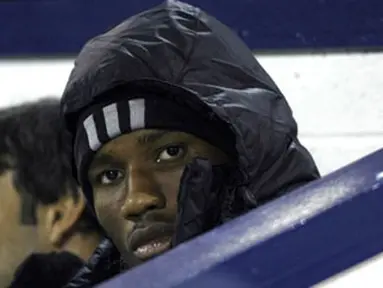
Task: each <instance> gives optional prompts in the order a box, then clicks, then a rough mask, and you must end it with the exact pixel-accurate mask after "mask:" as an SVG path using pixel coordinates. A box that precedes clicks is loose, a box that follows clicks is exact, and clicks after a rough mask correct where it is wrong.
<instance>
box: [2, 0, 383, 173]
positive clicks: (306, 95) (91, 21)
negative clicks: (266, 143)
mask: <svg viewBox="0 0 383 288" xmlns="http://www.w3.org/2000/svg"><path fill="white" fill-rule="evenodd" d="M187 2H189V3H191V4H195V5H198V6H200V7H201V8H203V9H205V10H206V11H207V12H209V13H210V14H213V15H214V16H216V17H217V18H218V19H219V20H221V21H223V22H224V23H225V24H227V25H228V26H230V27H231V28H232V29H234V30H235V31H236V32H237V33H238V35H239V36H240V37H241V38H242V39H243V40H244V41H245V42H246V43H247V44H248V45H249V46H250V47H251V48H252V49H253V50H254V55H255V56H256V57H257V58H258V60H259V61H260V62H261V64H262V65H263V66H264V68H265V69H266V70H267V71H268V72H269V73H270V75H271V76H272V77H273V78H274V80H275V81H276V83H277V84H278V85H279V87H280V88H281V90H282V91H283V92H284V94H285V95H286V97H287V99H288V101H289V103H290V105H291V107H292V109H293V111H294V115H295V118H296V120H297V122H298V125H299V136H300V139H301V141H302V142H303V143H304V144H305V145H306V147H308V149H309V150H310V151H311V152H312V153H313V155H314V158H315V160H316V162H317V164H318V166H319V168H320V170H321V172H322V174H327V173H329V172H331V171H334V170H336V169H338V168H340V167H342V166H344V165H346V164H348V163H350V162H352V161H354V160H357V159H358V158H360V157H362V156H364V155H365V154H367V153H369V152H372V151H374V150H376V149H378V148H380V147H382V146H383V120H382V119H383V98H382V90H383V76H382V75H383V73H382V72H383V52H382V51H383V1H381V0H369V1H366V0H359V1H358V0H338V1H334V0H310V1H308V0H289V1H281V0H237V1H229V0H227V1H219V0H204V1H203V0H189V1H187ZM160 3H161V1H156V0H129V1H127V0H108V1H107V0H51V1H42V0H24V1H22V0H19V1H18V0H14V1H0V33H1V34H0V35H1V37H0V107H4V106H8V105H10V104H17V103H20V102H23V101H26V100H32V99H36V98H40V97H44V96H53V95H54V96H57V97H60V94H61V93H62V91H63V88H64V86H65V83H66V80H67V78H68V75H69V73H70V71H71V69H72V67H73V64H74V59H75V56H76V54H77V53H78V52H79V51H80V49H81V47H82V45H83V44H84V43H85V42H86V41H87V40H88V39H89V38H91V37H93V36H95V35H97V34H100V33H102V32H104V31H105V30H107V29H109V28H111V27H113V26H114V25H116V24H118V23H119V22H121V21H122V20H123V19H125V18H127V17H129V16H130V15H133V14H135V13H137V12H140V11H142V10H144V9H146V8H149V7H151V6H154V5H157V4H160Z"/></svg>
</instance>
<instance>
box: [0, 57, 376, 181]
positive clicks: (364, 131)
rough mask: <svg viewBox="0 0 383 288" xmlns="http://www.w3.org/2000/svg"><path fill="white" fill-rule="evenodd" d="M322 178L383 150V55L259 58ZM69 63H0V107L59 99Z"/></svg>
mask: <svg viewBox="0 0 383 288" xmlns="http://www.w3.org/2000/svg"><path fill="white" fill-rule="evenodd" d="M258 59H259V61H260V62H261V64H262V65H263V66H264V67H265V68H266V70H267V71H269V73H270V74H271V76H272V77H273V78H274V80H275V81H276V82H277V83H278V85H279V86H280V88H281V90H282V91H283V92H284V93H285V95H286V97H287V99H288V101H289V103H290V105H291V106H292V108H293V111H294V115H295V117H296V119H297V122H298V124H299V129H300V131H299V134H300V139H301V140H302V142H303V143H304V144H305V145H306V146H307V147H308V149H309V150H310V151H311V152H312V153H313V155H314V158H315V160H316V161H317V164H318V166H319V168H320V170H321V172H322V173H323V174H326V173H328V172H331V171H333V170H335V169H337V168H340V167H342V166H344V165H346V164H347V163H349V162H351V161H354V160H357V159H358V158H360V157H362V156H364V155H365V154H368V153H370V152H372V151H374V150H377V149H378V148H380V147H383V98H382V97H383V92H382V91H383V77H382V76H381V75H382V74H383V53H374V54H331V55H325V54H312V55H307V54H306V55H269V56H266V55H260V56H259V57H258ZM72 65H73V60H13V61H6V60H0V107H3V106H6V105H10V104H16V103H20V102H23V101H25V100H31V99H36V98H38V97H41V96H47V95H60V93H61V92H62V90H63V88H64V85H65V82H66V80H67V78H68V74H69V72H70V70H71V68H72Z"/></svg>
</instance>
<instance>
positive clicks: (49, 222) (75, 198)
mask: <svg viewBox="0 0 383 288" xmlns="http://www.w3.org/2000/svg"><path fill="white" fill-rule="evenodd" d="M64 131H65V130H63V129H62V121H61V118H60V102H59V100H58V99H44V100H41V101H37V102H31V103H26V104H23V105H19V106H14V107H9V108H5V109H2V110H0V188H1V195H0V197H1V201H0V287H45V286H46V287H61V286H62V285H63V284H65V283H67V282H68V279H70V278H71V277H73V274H74V273H76V272H77V270H78V269H79V268H80V267H82V266H83V264H84V262H85V261H87V260H88V258H89V257H90V256H91V255H92V253H93V252H94V250H95V248H96V246H97V245H98V243H99V242H100V239H101V232H100V231H101V229H100V226H99V225H98V223H97V221H95V218H94V217H93V215H92V214H91V213H89V210H86V209H85V200H84V196H83V194H82V193H81V190H80V189H79V187H78V185H77V182H76V181H75V180H74V178H73V174H72V167H71V160H72V155H71V145H70V143H71V142H70V140H69V138H67V137H68V136H69V135H68V134H67V133H64ZM16 271H17V272H16ZM11 282H12V284H10V283H11ZM45 284H49V285H45Z"/></svg>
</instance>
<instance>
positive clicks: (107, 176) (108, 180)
mask: <svg viewBox="0 0 383 288" xmlns="http://www.w3.org/2000/svg"><path fill="white" fill-rule="evenodd" d="M123 176H124V174H123V173H122V172H121V171H120V170H106V171H104V172H102V173H101V174H100V175H99V179H100V180H99V181H100V183H101V184H102V185H111V184H114V182H118V181H119V180H120V179H121V178H123Z"/></svg>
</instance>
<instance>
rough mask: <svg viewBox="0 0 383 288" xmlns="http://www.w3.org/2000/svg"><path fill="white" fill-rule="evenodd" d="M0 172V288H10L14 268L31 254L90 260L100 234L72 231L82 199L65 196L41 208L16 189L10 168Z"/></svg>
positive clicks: (82, 206) (14, 178)
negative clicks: (62, 254)
mask: <svg viewBox="0 0 383 288" xmlns="http://www.w3.org/2000/svg"><path fill="white" fill-rule="evenodd" d="M1 162H2V161H1V160H0V163H1ZM3 162H4V161H3ZM0 172H1V173H0V189H1V201H0V231H1V233H0V287H8V286H9V284H10V283H11V281H12V279H13V276H14V273H15V271H16V269H17V268H18V267H19V265H20V264H21V263H22V262H23V261H24V260H25V259H26V258H27V257H28V256H29V255H31V254H32V253H48V252H53V251H56V252H61V251H67V252H71V253H73V254H75V255H77V256H79V257H81V258H83V259H84V260H87V259H88V258H89V256H90V255H91V254H92V253H93V251H94V249H95V248H96V246H97V244H98V242H99V240H100V239H99V235H94V234H93V233H91V234H89V235H86V236H83V235H81V234H80V233H79V232H77V231H74V232H72V227H73V226H74V225H75V223H76V222H77V220H78V219H79V217H80V215H81V213H82V211H83V209H84V207H85V199H83V197H80V199H77V200H75V199H74V198H73V197H72V196H71V195H70V194H69V193H68V196H64V197H62V198H61V199H60V200H59V201H57V202H56V203H52V204H49V205H42V204H40V203H38V202H37V201H35V199H33V197H32V195H30V194H27V193H25V192H23V191H19V190H18V188H17V187H18V185H17V177H16V176H15V175H16V174H17V173H15V169H14V168H12V166H10V165H9V166H7V167H4V166H3V169H1V171H0ZM15 184H16V185H15Z"/></svg>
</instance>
